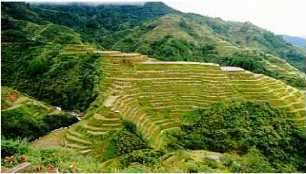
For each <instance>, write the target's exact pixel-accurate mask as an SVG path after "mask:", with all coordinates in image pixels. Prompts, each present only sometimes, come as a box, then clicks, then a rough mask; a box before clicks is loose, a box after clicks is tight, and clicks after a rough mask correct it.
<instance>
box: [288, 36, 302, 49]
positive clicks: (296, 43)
mask: <svg viewBox="0 0 306 174" xmlns="http://www.w3.org/2000/svg"><path fill="white" fill-rule="evenodd" d="M283 39H284V40H285V41H287V42H289V43H291V44H292V45H294V46H296V47H300V48H304V49H306V38H303V37H297V36H288V35H283Z"/></svg>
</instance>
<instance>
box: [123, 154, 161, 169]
mask: <svg viewBox="0 0 306 174" xmlns="http://www.w3.org/2000/svg"><path fill="white" fill-rule="evenodd" d="M162 155H163V154H162V152H158V151H154V150H151V149H143V150H135V151H133V152H131V153H129V154H127V155H125V156H123V158H122V160H121V163H122V165H123V166H124V168H125V167H128V166H129V164H131V163H140V164H143V165H148V166H153V165H155V164H157V163H158V162H159V161H160V157H161V156H162Z"/></svg>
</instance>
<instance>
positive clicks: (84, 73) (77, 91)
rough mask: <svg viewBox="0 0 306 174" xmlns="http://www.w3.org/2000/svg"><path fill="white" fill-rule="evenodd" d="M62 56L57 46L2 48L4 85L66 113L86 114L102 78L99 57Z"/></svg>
mask: <svg viewBox="0 0 306 174" xmlns="http://www.w3.org/2000/svg"><path fill="white" fill-rule="evenodd" d="M19 50H23V51H19ZM60 52H63V50H62V46H60V45H57V44H47V45H44V46H33V45H32V44H16V45H7V46H5V47H2V60H1V61H2V64H1V66H2V69H3V72H2V74H3V76H2V84H3V85H6V86H11V87H14V88H17V89H18V90H20V91H22V92H25V93H27V94H29V95H31V96H34V97H36V98H38V99H40V100H43V101H47V102H49V103H51V104H52V105H56V106H61V107H62V108H64V109H77V110H85V109H86V108H87V107H88V105H89V104H90V103H91V102H92V101H93V100H94V99H95V97H96V94H95V93H94V88H95V86H96V84H98V83H99V80H100V78H99V76H101V74H102V72H101V66H100V60H99V56H98V55H96V54H80V55H77V54H73V55H63V54H60ZM26 62H28V63H26Z"/></svg>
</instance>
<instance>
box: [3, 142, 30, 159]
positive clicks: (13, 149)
mask: <svg viewBox="0 0 306 174" xmlns="http://www.w3.org/2000/svg"><path fill="white" fill-rule="evenodd" d="M27 152H28V146H27V144H26V141H25V140H11V139H5V138H1V158H2V160H3V159H4V157H7V156H13V155H23V154H25V153H27Z"/></svg>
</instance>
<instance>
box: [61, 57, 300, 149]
mask: <svg viewBox="0 0 306 174" xmlns="http://www.w3.org/2000/svg"><path fill="white" fill-rule="evenodd" d="M100 53H101V54H102V56H103V63H102V65H103V67H104V70H105V74H106V77H105V79H104V81H103V82H102V83H101V87H100V90H101V94H102V95H100V96H99V97H98V98H97V100H96V101H95V102H94V103H92V105H91V107H90V108H89V110H88V111H87V115H86V117H87V119H85V120H84V121H82V122H81V123H80V124H78V125H76V126H75V127H73V128H72V129H71V132H70V133H68V134H67V137H66V140H67V146H68V147H77V146H76V145H73V144H78V143H81V144H83V145H86V146H87V147H91V148H92V150H95V148H94V147H93V146H92V143H91V142H90V141H93V142H96V141H103V139H105V138H106V137H107V136H109V135H111V133H112V132H115V131H116V130H119V129H120V128H121V127H122V122H121V121H120V120H121V119H124V120H128V121H129V122H132V123H133V124H135V126H136V127H137V131H138V132H139V133H140V134H141V135H142V136H143V137H144V139H145V140H146V141H147V142H148V143H149V145H150V146H151V147H153V148H154V149H163V148H165V147H167V144H168V143H169V142H168V141H169V139H170V140H171V138H169V137H167V133H166V132H167V131H171V130H173V131H175V129H177V128H178V126H179V121H178V120H177V119H178V118H179V117H178V116H179V115H181V114H183V113H184V112H187V111H192V110H194V109H197V108H207V107H208V106H210V105H211V104H213V103H216V102H218V101H223V100H231V99H233V100H250V101H264V102H268V103H270V104H271V105H272V106H273V107H275V108H279V109H281V110H284V111H286V112H288V113H292V114H293V115H294V116H293V117H292V119H295V120H297V121H298V122H299V123H300V124H301V125H303V124H304V121H305V103H304V95H303V93H302V92H301V91H299V90H297V89H295V88H292V87H290V86H288V85H286V84H285V83H283V82H281V81H278V80H275V79H272V78H270V77H267V76H264V75H258V74H253V73H251V72H249V71H245V70H243V69H241V68H235V67H220V66H219V65H216V64H204V63H196V62H159V61H154V60H151V59H148V58H146V57H145V56H143V55H139V54H124V53H120V52H100ZM199 87H201V88H199ZM254 87H256V88H254ZM102 103H103V104H102ZM94 137H101V138H102V139H100V138H94ZM90 151H91V150H89V151H86V152H90Z"/></svg>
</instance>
